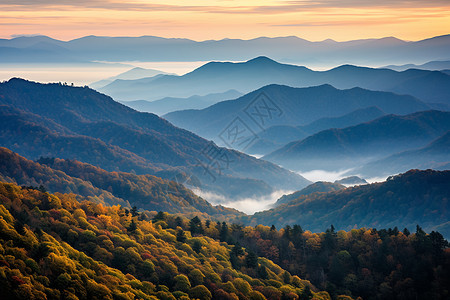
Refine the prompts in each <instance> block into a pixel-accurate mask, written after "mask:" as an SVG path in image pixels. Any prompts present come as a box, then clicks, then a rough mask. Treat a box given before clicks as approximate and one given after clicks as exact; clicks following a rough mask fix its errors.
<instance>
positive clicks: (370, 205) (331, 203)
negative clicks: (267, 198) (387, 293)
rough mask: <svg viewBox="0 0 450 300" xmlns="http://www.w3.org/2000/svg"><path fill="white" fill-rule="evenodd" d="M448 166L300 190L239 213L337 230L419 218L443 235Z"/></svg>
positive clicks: (256, 220) (407, 223)
mask: <svg viewBox="0 0 450 300" xmlns="http://www.w3.org/2000/svg"><path fill="white" fill-rule="evenodd" d="M449 177H450V171H433V170H425V171H419V170H411V171H409V172H407V173H404V174H401V175H397V176H393V177H390V178H388V180H387V181H385V182H381V183H375V184H370V185H360V186H355V187H349V188H345V189H340V190H337V191H333V192H329V193H313V194H310V195H300V196H299V197H298V198H296V199H293V200H290V201H289V202H286V203H284V204H282V205H280V206H278V207H276V208H273V209H271V210H268V211H264V212H259V213H256V214H255V215H253V216H246V217H243V219H242V221H243V222H244V223H247V224H251V225H255V224H261V223H262V224H265V225H268V226H270V225H271V224H274V225H275V226H277V227H283V226H285V225H292V224H299V225H302V226H308V228H309V229H310V230H312V231H321V230H324V229H326V228H327V227H329V226H330V225H334V227H335V228H336V230H341V229H343V230H350V229H352V228H359V227H371V228H376V227H380V226H389V227H391V228H393V227H395V226H398V228H403V227H407V228H410V230H413V229H414V228H416V225H417V224H420V225H421V226H422V227H423V228H426V230H430V229H433V230H436V229H437V228H438V229H439V231H440V232H442V233H443V235H444V236H446V237H447V238H448V237H449V236H450V227H449V220H448V214H449V209H450V206H449V202H448V201H447V199H448V197H449V196H450V194H449V189H448V182H449V180H450V178H449Z"/></svg>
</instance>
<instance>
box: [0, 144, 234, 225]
mask: <svg viewBox="0 0 450 300" xmlns="http://www.w3.org/2000/svg"><path fill="white" fill-rule="evenodd" d="M0 179H1V180H2V181H7V182H14V183H16V184H18V185H25V186H40V185H43V186H44V187H45V188H47V189H48V190H49V191H50V192H59V193H74V194H78V195H80V196H83V197H88V198H89V199H90V200H91V201H94V202H99V203H103V204H107V205H117V204H120V205H122V206H124V207H129V208H130V207H131V206H137V207H139V208H142V209H147V210H151V211H167V212H170V213H205V214H207V215H210V216H214V217H216V218H221V217H222V216H225V215H229V216H235V215H239V214H240V213H238V212H237V211H235V210H232V209H228V208H224V207H221V206H216V207H213V206H212V205H210V204H209V203H208V202H206V201H205V200H203V199H201V198H200V197H197V196H196V195H194V194H193V193H192V192H191V191H189V190H188V189H186V188H185V187H183V186H182V185H179V184H176V183H174V182H169V181H168V180H163V179H161V178H158V177H155V176H151V175H134V174H130V173H124V172H107V171H104V170H102V169H100V168H97V167H94V166H92V165H89V164H86V163H81V162H78V161H75V160H62V159H57V158H56V159H55V158H41V159H40V160H39V161H38V162H33V161H30V160H27V159H25V158H23V157H21V156H19V155H17V154H15V153H13V152H12V151H10V150H8V149H6V148H0Z"/></svg>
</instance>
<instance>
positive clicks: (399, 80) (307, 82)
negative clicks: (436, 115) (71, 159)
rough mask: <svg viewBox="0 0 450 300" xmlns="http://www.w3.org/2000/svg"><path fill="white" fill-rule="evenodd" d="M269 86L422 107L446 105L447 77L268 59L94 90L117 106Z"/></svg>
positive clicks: (216, 65)
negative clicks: (347, 92) (368, 95)
mask: <svg viewBox="0 0 450 300" xmlns="http://www.w3.org/2000/svg"><path fill="white" fill-rule="evenodd" d="M269 84H281V85H288V86H292V87H309V86H317V85H323V84H330V85H332V86H334V87H336V88H339V89H350V88H354V87H360V88H364V89H369V90H373V91H387V92H394V93H397V94H406V95H411V96H414V97H416V98H418V99H420V100H422V101H425V102H428V103H444V104H447V105H450V100H449V95H450V87H449V86H450V76H449V75H448V74H446V73H443V72H439V71H428V70H417V69H410V70H406V71H402V72H398V71H393V70H390V69H374V68H366V67H357V66H353V65H342V66H340V67H337V68H334V69H331V70H328V71H313V70H310V69H308V68H305V67H301V66H297V65H289V64H282V63H278V62H276V61H274V60H272V59H270V58H268V57H263V56H262V57H257V58H254V59H251V60H249V61H246V62H241V63H231V62H209V63H207V64H205V65H203V66H201V67H199V68H198V69H196V70H194V71H192V72H190V73H187V74H185V75H183V76H169V75H167V76H159V77H157V78H153V77H151V78H142V79H137V80H118V81H115V82H113V83H111V84H109V85H107V86H105V87H103V88H101V89H100V91H101V92H104V93H106V94H108V95H111V96H112V97H113V98H115V99H118V100H121V101H122V100H157V99H160V98H162V97H167V96H170V97H182V98H186V97H190V96H192V95H200V96H204V95H207V94H211V93H223V92H226V91H228V90H230V89H235V90H237V91H239V92H241V93H249V92H251V91H253V90H256V89H259V88H261V87H263V86H265V85H269Z"/></svg>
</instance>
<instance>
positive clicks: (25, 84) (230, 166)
mask: <svg viewBox="0 0 450 300" xmlns="http://www.w3.org/2000/svg"><path fill="white" fill-rule="evenodd" d="M0 105H3V106H2V110H1V112H2V117H1V118H0V120H1V121H0V122H2V126H1V129H0V137H1V139H0V145H2V146H4V147H7V148H9V149H11V150H13V151H15V152H17V153H18V154H20V155H23V156H25V157H27V158H31V159H37V158H39V157H41V156H46V157H57V158H64V159H76V160H79V161H82V162H86V163H90V164H93V165H95V166H99V167H101V168H103V169H105V170H107V171H126V172H136V173H137V174H153V175H158V176H162V177H166V178H169V179H170V178H175V177H176V176H178V175H180V174H184V175H183V176H184V177H185V178H187V179H186V182H187V183H189V182H197V181H198V180H199V181H200V182H201V183H202V184H201V188H203V189H205V190H209V191H213V192H216V193H219V194H222V195H227V196H231V195H233V196H235V197H240V196H242V197H249V196H252V195H258V194H259V195H261V194H265V193H270V192H272V191H273V190H274V189H282V188H286V189H288V188H294V187H303V186H306V185H307V184H308V183H309V182H308V181H307V180H305V179H304V178H302V177H301V176H299V175H297V174H294V173H292V172H290V171H287V170H285V169H282V168H281V167H278V166H276V165H274V164H272V163H269V162H265V161H262V160H258V159H255V158H253V157H250V156H247V155H245V154H242V153H239V152H237V151H233V150H228V149H223V148H220V147H217V146H216V145H214V144H213V143H211V142H208V141H207V140H204V139H202V138H200V137H198V136H197V135H195V134H193V133H190V132H188V131H186V130H182V129H179V128H177V127H175V126H173V125H171V124H170V123H169V122H167V121H165V120H163V119H161V118H159V117H158V116H156V115H153V114H148V113H139V112H137V111H135V110H132V109H130V108H128V107H126V106H124V105H122V104H120V103H117V102H115V101H113V100H112V99H111V98H110V97H108V96H105V95H102V94H100V93H98V92H95V91H93V90H91V89H89V88H80V87H69V86H64V85H61V84H39V83H33V82H29V81H25V80H22V79H11V80H9V81H8V82H4V83H2V84H0ZM176 178H178V177H176ZM269 182H270V183H269ZM197 187H199V186H197Z"/></svg>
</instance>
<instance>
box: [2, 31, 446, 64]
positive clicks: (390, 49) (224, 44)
mask: <svg viewBox="0 0 450 300" xmlns="http://www.w3.org/2000/svg"><path fill="white" fill-rule="evenodd" d="M43 44H44V45H45V47H43V46H42V45H43ZM449 45H450V36H449V35H443V36H437V37H433V38H429V39H424V40H421V41H415V42H406V41H402V40H399V39H397V38H394V37H385V38H380V39H362V40H353V41H346V42H336V41H333V40H329V39H328V40H324V41H321V42H310V41H307V40H305V39H302V38H298V37H295V36H289V37H275V38H268V37H259V38H255V39H250V40H240V39H222V40H208V41H201V42H197V41H193V40H189V39H183V38H161V37H155V36H141V37H106V36H85V37H81V38H78V39H74V40H71V41H67V42H66V41H59V40H55V39H52V38H49V37H46V36H32V37H16V38H11V39H1V40H0V58H1V60H2V61H5V62H8V61H9V62H24V61H30V62H44V61H45V62H48V61H50V62H51V57H52V56H53V58H55V59H58V60H60V61H64V62H67V61H73V60H75V59H77V60H82V61H112V62H117V61H209V60H233V61H239V60H241V61H242V60H247V59H250V58H252V57H255V56H256V55H261V54H262V55H266V56H270V57H273V58H274V59H277V60H280V59H283V60H286V61H291V62H295V63H297V64H305V65H308V64H309V63H314V62H315V63H320V64H322V65H324V64H327V65H330V64H332V65H340V64H343V63H349V62H350V63H352V64H360V65H368V64H372V65H388V64H393V63H396V64H398V63H402V64H406V63H411V62H413V63H416V62H424V61H435V60H448V59H450V56H449V54H448V49H449Z"/></svg>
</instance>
